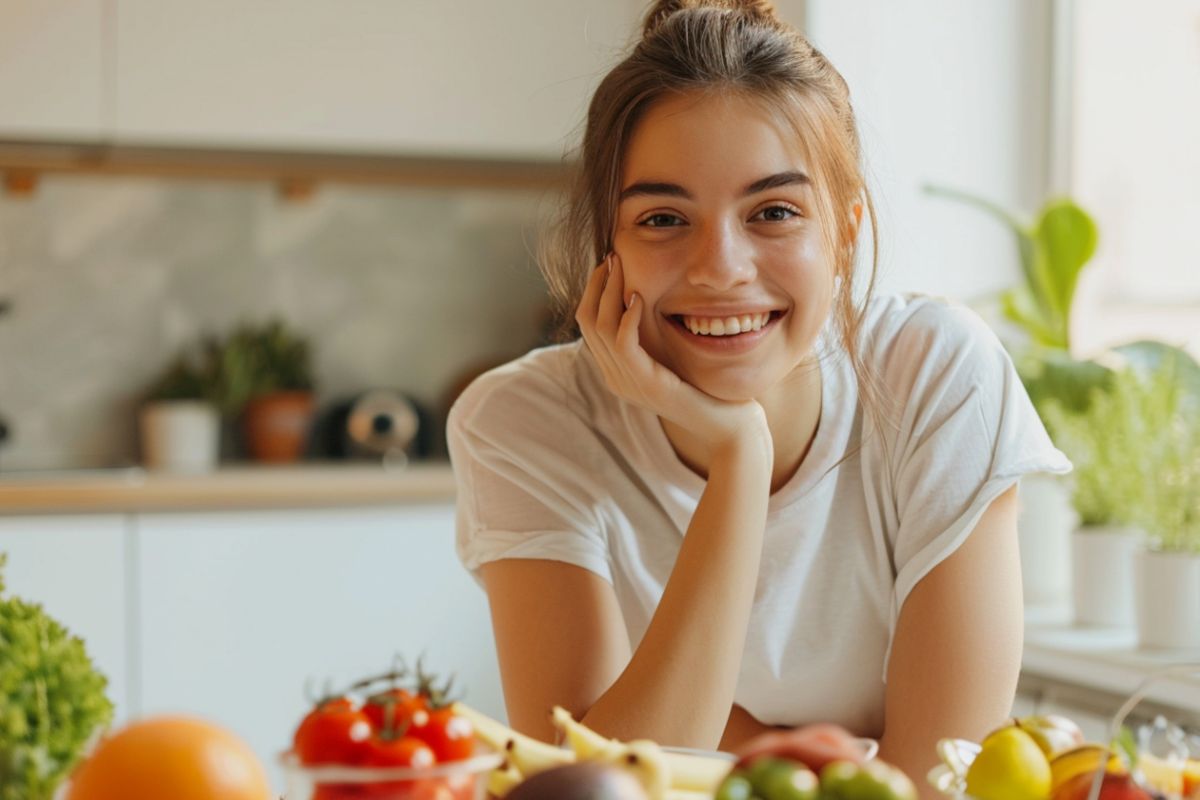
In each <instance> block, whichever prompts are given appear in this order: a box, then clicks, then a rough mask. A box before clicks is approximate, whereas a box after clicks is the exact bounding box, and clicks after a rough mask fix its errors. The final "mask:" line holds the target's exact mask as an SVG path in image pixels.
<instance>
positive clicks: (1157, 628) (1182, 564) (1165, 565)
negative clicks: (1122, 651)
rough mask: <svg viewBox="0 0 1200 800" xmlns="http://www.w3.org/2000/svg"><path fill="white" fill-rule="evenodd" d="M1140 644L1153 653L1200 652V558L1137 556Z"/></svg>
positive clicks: (1170, 554) (1169, 555) (1182, 555)
mask: <svg viewBox="0 0 1200 800" xmlns="http://www.w3.org/2000/svg"><path fill="white" fill-rule="evenodd" d="M1135 575H1136V586H1137V625H1138V644H1139V645H1140V646H1141V647H1143V648H1147V649H1154V650H1200V555H1192V554H1185V553H1159V552H1153V551H1149V550H1145V551H1142V552H1140V553H1138V555H1137V568H1136V571H1135Z"/></svg>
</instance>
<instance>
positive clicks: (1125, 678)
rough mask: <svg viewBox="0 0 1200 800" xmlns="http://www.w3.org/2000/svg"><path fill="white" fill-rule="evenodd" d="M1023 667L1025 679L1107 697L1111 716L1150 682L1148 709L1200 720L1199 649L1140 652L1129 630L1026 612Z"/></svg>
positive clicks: (1057, 612)
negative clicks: (1032, 678) (1028, 678)
mask: <svg viewBox="0 0 1200 800" xmlns="http://www.w3.org/2000/svg"><path fill="white" fill-rule="evenodd" d="M1189 665H1190V668H1189ZM1021 669H1022V675H1023V676H1028V677H1040V678H1043V679H1045V680H1047V681H1050V682H1054V683H1059V684H1063V685H1070V686H1074V687H1078V688H1080V689H1085V690H1088V691H1090V692H1091V693H1093V695H1095V696H1097V697H1103V698H1106V699H1103V700H1102V702H1103V703H1104V705H1105V706H1106V707H1107V710H1108V713H1109V714H1112V713H1115V712H1116V710H1117V709H1118V708H1119V706H1120V705H1121V703H1122V702H1123V701H1124V700H1125V698H1127V697H1128V696H1130V695H1131V694H1133V692H1134V691H1135V690H1136V689H1138V688H1139V686H1141V684H1142V683H1143V681H1150V683H1149V686H1148V687H1147V690H1146V695H1145V697H1146V703H1147V704H1148V705H1149V706H1151V707H1156V708H1161V709H1163V710H1167V711H1169V710H1175V711H1178V712H1183V713H1184V714H1185V715H1187V717H1188V718H1189V719H1188V721H1189V722H1190V721H1192V720H1200V650H1197V651H1153V650H1142V649H1139V648H1138V642H1137V631H1136V630H1135V629H1133V628H1085V627H1077V626H1073V625H1071V624H1070V619H1069V613H1068V612H1066V611H1064V610H1062V609H1033V610H1030V611H1027V613H1026V618H1025V652H1024V655H1023V657H1022V659H1021ZM1164 672H1166V673H1170V674H1163V673H1164ZM1097 693H1098V694H1097Z"/></svg>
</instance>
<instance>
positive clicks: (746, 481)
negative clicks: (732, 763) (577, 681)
mask: <svg viewBox="0 0 1200 800" xmlns="http://www.w3.org/2000/svg"><path fill="white" fill-rule="evenodd" d="M771 466H772V450H771V443H770V438H769V435H767V434H764V435H763V436H757V435H755V436H751V437H748V438H745V439H742V440H738V441H737V442H735V443H733V444H731V445H729V446H728V447H727V448H726V449H724V450H723V451H721V452H719V453H715V454H714V457H713V458H712V460H711V465H710V468H709V476H708V482H707V485H706V486H705V489H704V494H703V495H702V496H701V498H700V502H699V504H698V505H697V507H696V512H695V514H694V515H693V517H692V521H691V524H690V525H689V526H688V530H687V535H686V536H684V539H683V544H682V545H681V547H680V551H679V556H678V558H677V560H676V562H675V567H674V569H673V570H672V572H671V577H670V578H669V579H668V581H667V585H666V587H665V589H664V590H663V596H662V600H661V602H660V603H659V606H658V608H657V610H656V611H655V613H654V616H653V618H652V619H651V621H650V625H649V626H648V628H647V630H646V633H645V636H643V638H642V641H641V643H640V644H639V645H638V647H637V649H636V651H634V653H633V657H632V658H631V660H630V662H629V665H628V666H627V667H626V669H625V670H624V671H623V672H622V673H621V675H620V677H619V678H618V679H617V680H616V682H614V683H613V685H612V686H611V687H610V688H609V689H608V691H606V692H605V693H604V694H603V695H602V696H601V697H600V698H599V699H598V700H597V701H596V702H595V703H594V704H593V705H592V707H591V709H590V710H589V711H588V712H587V714H586V715H585V716H584V721H585V722H586V724H588V725H589V726H591V727H593V728H595V729H597V730H599V731H601V732H603V733H605V734H606V735H609V736H613V737H617V738H627V739H633V738H651V739H654V740H656V741H658V742H660V743H662V744H668V745H676V746H685V747H700V748H715V747H717V746H718V744H719V743H720V742H721V740H722V736H723V734H724V731H725V728H726V723H727V722H728V721H729V717H730V708H731V706H732V705H733V696H734V689H735V687H736V685H737V677H738V671H739V669H740V667H741V662H742V650H743V647H744V644H745V640H746V627H747V624H748V622H749V618H750V609H751V606H752V605H753V602H754V591H755V585H756V583H757V580H758V568H759V561H760V558H761V554H762V541H763V531H764V529H765V527H766V517H767V501H768V499H769V496H770V483H771Z"/></svg>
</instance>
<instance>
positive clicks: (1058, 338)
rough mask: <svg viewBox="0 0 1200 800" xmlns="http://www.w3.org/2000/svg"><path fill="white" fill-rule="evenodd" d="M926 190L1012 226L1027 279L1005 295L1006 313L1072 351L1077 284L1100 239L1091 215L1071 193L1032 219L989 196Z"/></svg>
mask: <svg viewBox="0 0 1200 800" xmlns="http://www.w3.org/2000/svg"><path fill="white" fill-rule="evenodd" d="M926 191H928V192H929V193H930V194H936V195H941V196H943V197H949V198H953V199H955V200H960V201H962V202H964V203H967V204H969V205H972V206H975V207H976V208H979V209H982V210H983V211H986V212H988V213H989V214H991V215H992V216H994V217H995V218H997V219H999V220H1000V221H1001V222H1003V223H1004V224H1005V225H1007V226H1008V228H1009V229H1010V230H1011V231H1012V232H1013V234H1014V235H1015V236H1016V237H1017V250H1018V252H1019V253H1020V256H1021V273H1022V276H1023V278H1024V282H1023V283H1022V284H1021V285H1019V286H1016V287H1014V288H1013V289H1010V290H1008V291H1006V292H1004V293H1003V294H1002V295H1001V297H1000V302H1001V307H1002V309H1003V311H1004V315H1005V316H1006V317H1007V318H1008V319H1009V320H1011V321H1012V322H1014V323H1016V324H1017V325H1019V326H1021V328H1023V329H1024V330H1025V331H1026V332H1027V333H1028V334H1029V336H1030V339H1031V340H1032V341H1033V342H1034V343H1035V344H1036V345H1039V346H1042V347H1048V348H1052V349H1055V350H1063V351H1067V352H1069V351H1070V349H1071V329H1070V322H1071V305H1072V303H1073V302H1074V300H1075V287H1076V285H1077V284H1078V282H1079V274H1080V273H1081V272H1082V271H1083V268H1084V267H1085V266H1086V265H1087V262H1088V261H1089V260H1090V259H1091V257H1092V255H1093V254H1094V253H1095V252H1096V243H1097V241H1098V238H1099V234H1098V231H1097V228H1096V222H1095V220H1093V219H1092V217H1091V215H1090V214H1088V213H1087V212H1086V211H1084V210H1083V209H1082V208H1080V207H1079V205H1077V204H1076V203H1075V202H1074V201H1073V200H1070V199H1069V198H1056V199H1053V200H1050V201H1049V202H1047V203H1046V205H1045V206H1043V207H1042V210H1041V212H1040V213H1039V214H1038V217H1037V219H1036V220H1034V221H1033V222H1032V223H1028V222H1025V221H1023V220H1021V219H1019V218H1018V217H1017V216H1016V215H1015V214H1013V213H1011V212H1009V211H1007V210H1005V209H1003V208H1001V207H1000V206H998V205H996V204H995V203H993V202H991V201H989V200H985V199H983V198H980V197H976V196H974V195H971V194H968V193H966V192H961V191H958V190H957V189H948V188H945V187H941V186H928V187H926Z"/></svg>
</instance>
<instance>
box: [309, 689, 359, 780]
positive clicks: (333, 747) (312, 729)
mask: <svg viewBox="0 0 1200 800" xmlns="http://www.w3.org/2000/svg"><path fill="white" fill-rule="evenodd" d="M372 732H373V729H372V727H371V720H370V718H369V717H368V716H367V715H366V714H365V713H364V712H363V711H362V710H361V709H356V708H355V707H354V704H353V703H352V702H351V701H349V700H347V699H346V698H339V699H337V700H333V701H331V702H328V703H324V704H322V705H319V706H317V707H316V708H314V709H313V710H312V711H310V712H309V713H308V716H306V717H305V718H304V719H303V720H302V721H301V722H300V727H298V728H296V735H295V736H294V737H293V738H292V749H293V750H295V752H296V756H297V757H298V758H299V759H300V763H302V764H310V765H311V764H358V763H361V761H362V759H363V758H364V757H365V756H366V752H367V742H368V741H369V740H370V738H371V733H372Z"/></svg>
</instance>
